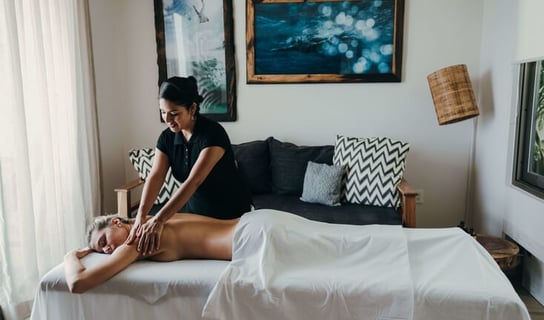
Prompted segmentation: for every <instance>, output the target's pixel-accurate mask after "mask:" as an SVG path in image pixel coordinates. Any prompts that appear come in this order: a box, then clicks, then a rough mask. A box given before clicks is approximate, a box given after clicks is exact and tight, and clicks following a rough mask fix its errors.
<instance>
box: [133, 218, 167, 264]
mask: <svg viewBox="0 0 544 320" xmlns="http://www.w3.org/2000/svg"><path fill="white" fill-rule="evenodd" d="M163 229H164V223H163V222H162V221H160V220H159V219H157V218H156V217H153V218H151V219H149V220H147V221H146V222H145V223H144V224H143V225H142V226H141V228H140V234H139V236H140V240H139V241H138V247H137V250H138V252H140V253H142V254H143V255H144V256H148V255H151V254H153V253H155V252H157V251H158V250H159V248H160V245H161V235H162V230H163Z"/></svg>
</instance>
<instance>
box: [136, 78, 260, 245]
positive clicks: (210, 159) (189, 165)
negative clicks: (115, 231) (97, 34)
mask: <svg viewBox="0 0 544 320" xmlns="http://www.w3.org/2000/svg"><path fill="white" fill-rule="evenodd" d="M202 101H203V97H202V96H201V95H200V94H199V92H198V88H197V81H196V79H195V78H194V77H193V76H189V77H187V78H183V77H172V78H169V79H167V80H166V81H164V82H163V83H162V84H161V86H160V89H159V104H160V111H161V115H162V118H163V120H164V122H165V123H166V124H167V125H168V128H167V129H165V130H164V131H163V132H162V133H161V135H160V136H159V138H158V141H157V146H156V149H155V160H154V162H153V166H152V168H151V172H150V174H149V176H148V178H147V180H146V181H145V184H144V188H143V191H142V197H141V200H140V207H139V208H138V213H137V215H136V221H135V223H134V225H133V227H132V229H131V232H130V235H129V237H128V239H127V243H128V244H130V243H132V242H134V241H135V240H137V241H138V251H140V252H142V253H143V254H151V253H153V252H154V251H156V250H158V249H159V246H160V239H161V234H162V230H163V226H164V223H165V222H166V221H167V220H168V219H169V218H170V217H172V216H173V215H174V214H175V213H176V212H178V210H180V209H181V208H183V206H185V210H184V211H186V212H192V213H199V214H203V215H207V216H210V217H214V218H219V219H233V218H238V217H240V216H241V215H242V214H244V213H245V212H248V211H250V206H251V194H250V192H249V189H248V187H247V186H246V185H245V183H244V182H243V180H242V178H241V177H240V175H239V174H238V170H237V168H236V164H235V161H234V154H233V151H232V147H231V143H230V139H229V137H228V135H227V133H226V131H225V129H224V128H223V127H222V126H221V125H220V124H219V123H217V122H215V121H212V120H210V119H208V118H206V117H204V116H202V115H201V114H200V113H199V109H200V103H201V102H202ZM169 168H172V174H173V175H174V177H175V178H176V179H177V180H178V181H180V182H181V186H180V188H179V189H178V190H177V192H176V193H175V194H174V195H173V196H172V197H171V198H170V199H169V200H168V202H167V203H166V204H165V205H164V206H163V207H162V208H161V209H160V210H159V211H158V212H157V214H156V215H155V216H153V217H148V213H149V211H150V210H151V207H152V206H153V202H154V201H155V199H156V198H157V196H158V194H159V191H160V189H161V187H162V185H163V183H164V179H165V177H166V173H167V172H168V169H169Z"/></svg>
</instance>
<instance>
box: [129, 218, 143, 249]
mask: <svg viewBox="0 0 544 320" xmlns="http://www.w3.org/2000/svg"><path fill="white" fill-rule="evenodd" d="M145 220H146V219H145V218H142V216H141V215H140V214H138V215H137V216H136V220H134V223H133V224H132V228H131V229H130V233H129V234H128V238H127V240H126V241H125V244H128V245H131V244H132V243H134V240H136V239H139V238H140V235H141V233H142V225H143V224H144V222H145Z"/></svg>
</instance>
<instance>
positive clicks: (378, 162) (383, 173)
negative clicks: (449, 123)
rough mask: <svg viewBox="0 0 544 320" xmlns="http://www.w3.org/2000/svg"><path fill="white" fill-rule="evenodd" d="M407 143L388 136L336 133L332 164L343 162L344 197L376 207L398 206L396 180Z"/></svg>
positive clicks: (407, 146) (403, 161)
mask: <svg viewBox="0 0 544 320" xmlns="http://www.w3.org/2000/svg"><path fill="white" fill-rule="evenodd" d="M409 149H410V145H409V144H408V143H404V142H401V141H397V140H392V139H389V138H383V137H382V138H367V139H363V138H353V137H345V136H341V135H338V136H337V138H336V144H335V148H334V160H333V161H334V164H336V165H344V166H346V171H347V175H346V181H345V184H344V196H345V201H347V202H349V203H358V204H365V205H373V206H380V207H399V206H400V204H401V203H400V200H401V199H400V194H399V191H398V190H397V188H396V187H397V184H398V183H399V182H400V181H401V179H402V176H403V174H404V167H405V162H406V154H407V153H408V150H409Z"/></svg>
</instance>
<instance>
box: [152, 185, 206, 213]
mask: <svg viewBox="0 0 544 320" xmlns="http://www.w3.org/2000/svg"><path fill="white" fill-rule="evenodd" d="M197 188H198V185H196V184H194V183H190V182H188V181H185V182H184V183H182V184H181V186H180V188H179V189H178V191H176V193H174V195H173V196H172V197H171V198H170V200H168V202H167V203H166V204H165V205H164V207H162V208H161V210H159V212H157V214H156V215H155V218H156V219H157V220H159V221H161V222H166V221H167V220H168V219H170V218H171V217H172V216H173V215H174V214H175V213H176V212H177V211H178V210H179V209H180V208H182V207H183V206H184V205H185V204H186V203H187V201H189V199H190V198H191V196H192V195H193V193H195V191H196V189H197ZM195 213H198V212H195Z"/></svg>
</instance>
